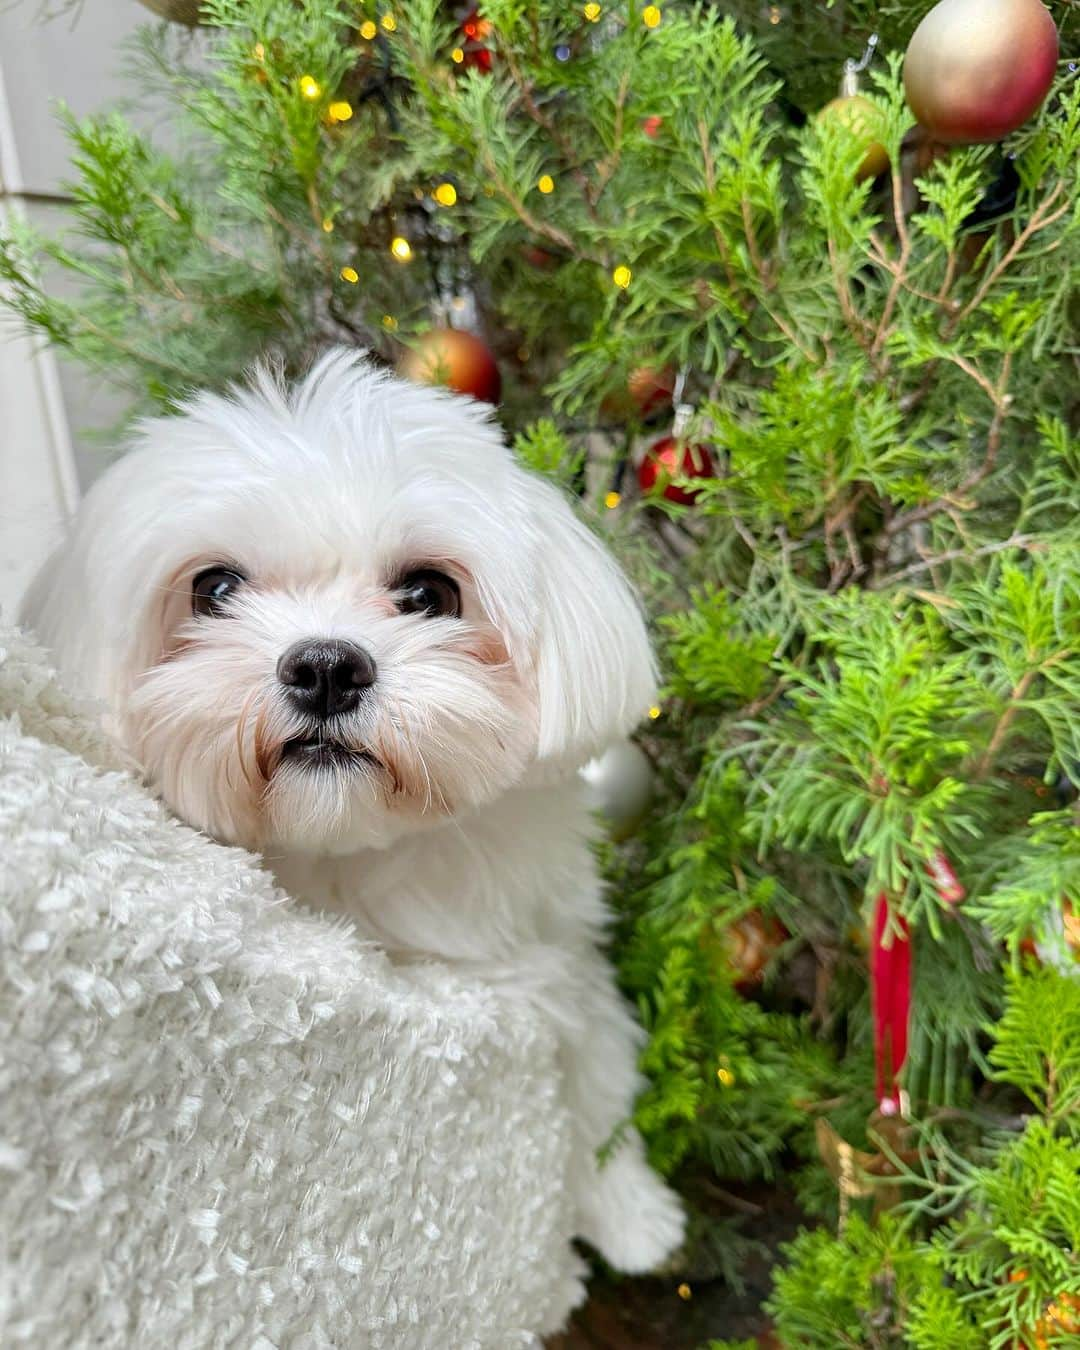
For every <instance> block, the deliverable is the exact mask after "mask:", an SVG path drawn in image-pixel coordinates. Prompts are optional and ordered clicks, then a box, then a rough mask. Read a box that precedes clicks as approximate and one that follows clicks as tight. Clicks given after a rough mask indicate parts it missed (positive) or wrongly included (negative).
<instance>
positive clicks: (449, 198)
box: [435, 183, 457, 206]
mask: <svg viewBox="0 0 1080 1350" xmlns="http://www.w3.org/2000/svg"><path fill="white" fill-rule="evenodd" d="M435 200H436V201H437V202H438V203H439V205H440V206H453V205H454V203H455V202H456V201H457V188H456V187H454V185H453V183H440V184H439V186H438V187H437V188H436V189H435Z"/></svg>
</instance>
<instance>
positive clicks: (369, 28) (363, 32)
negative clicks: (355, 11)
mask: <svg viewBox="0 0 1080 1350" xmlns="http://www.w3.org/2000/svg"><path fill="white" fill-rule="evenodd" d="M378 35H379V30H378V28H376V26H375V25H374V24H373V23H372V22H371V20H370V19H365V20H364V22H363V23H362V24H361V25H360V36H361V37H362V38H363V39H364V41H365V42H370V41H371V40H372V38H375V37H378Z"/></svg>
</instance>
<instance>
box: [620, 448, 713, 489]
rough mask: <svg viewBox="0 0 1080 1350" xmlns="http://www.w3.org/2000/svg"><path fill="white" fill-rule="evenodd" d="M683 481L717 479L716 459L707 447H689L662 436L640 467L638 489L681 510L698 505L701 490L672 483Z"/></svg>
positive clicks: (649, 450)
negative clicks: (658, 497)
mask: <svg viewBox="0 0 1080 1350" xmlns="http://www.w3.org/2000/svg"><path fill="white" fill-rule="evenodd" d="M675 476H678V477H681V478H715V477H716V468H715V466H714V465H713V461H712V456H711V455H710V454H709V452H708V450H707V449H706V448H705V446H703V445H686V444H684V443H683V442H682V441H680V440H678V439H677V438H676V437H674V436H662V437H661V438H660V440H658V441H656V442H655V443H654V444H653V445H651V446H650V447H649V449H648V450H647V451H646V452H645V457H644V459H642V461H641V463H640V464H639V465H638V471H637V478H638V485H639V486H640V488H641V490H642V492H643V493H645V495H646V496H649V495H650V494H653V493H655V494H656V495H657V496H663V497H666V498H667V499H668V501H669V502H678V503H679V505H680V506H692V505H693V503H694V502H696V501H697V499H698V495H699V491H698V489H697V488H691V487H679V486H678V485H677V484H676V483H673V482H672V479H673V478H674V477H675Z"/></svg>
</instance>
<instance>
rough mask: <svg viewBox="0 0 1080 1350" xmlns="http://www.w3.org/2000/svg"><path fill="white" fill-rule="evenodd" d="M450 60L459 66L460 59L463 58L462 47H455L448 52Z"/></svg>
mask: <svg viewBox="0 0 1080 1350" xmlns="http://www.w3.org/2000/svg"><path fill="white" fill-rule="evenodd" d="M450 60H451V61H453V63H454V65H455V66H460V65H461V63H462V61H464V60H465V52H464V49H463V48H461V47H455V48H454V50H453V51H452V52H451V53H450Z"/></svg>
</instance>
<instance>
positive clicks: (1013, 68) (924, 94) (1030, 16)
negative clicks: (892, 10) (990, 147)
mask: <svg viewBox="0 0 1080 1350" xmlns="http://www.w3.org/2000/svg"><path fill="white" fill-rule="evenodd" d="M1057 59H1058V35H1057V29H1056V28H1055V27H1054V21H1053V19H1052V18H1051V17H1050V13H1049V11H1048V10H1047V8H1046V6H1045V5H1044V4H1042V0H941V3H940V4H938V5H935V6H934V8H933V9H932V10H931V11H930V13H929V14H927V16H926V18H925V19H923V21H922V23H920V24H919V26H918V28H916V30H915V32H914V34H913V35H912V38H911V42H910V43H909V45H908V49H907V55H906V57H905V58H904V90H905V92H906V94H907V101H908V106H909V107H910V108H911V111H912V112H913V113H914V114H915V117H916V118H917V119H918V121H919V123H920V124H921V125H922V126H923V127H925V129H926V130H927V131H928V132H929V133H930V135H931V136H933V137H934V139H935V140H938V141H943V142H945V143H946V144H950V145H969V144H977V143H980V142H983V141H988V142H989V141H1000V140H1001V139H1002V137H1003V136H1007V135H1008V134H1009V132H1011V131H1015V130H1016V129H1017V128H1018V127H1022V126H1023V125H1024V123H1025V122H1027V121H1028V120H1029V118H1031V117H1032V116H1033V115H1034V114H1035V113H1036V112H1037V111H1038V109H1039V106H1040V105H1041V103H1042V101H1043V99H1044V98H1045V97H1046V95H1047V93H1048V92H1049V90H1050V86H1051V85H1052V84H1053V82H1054V72H1055V70H1056V68H1057Z"/></svg>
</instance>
